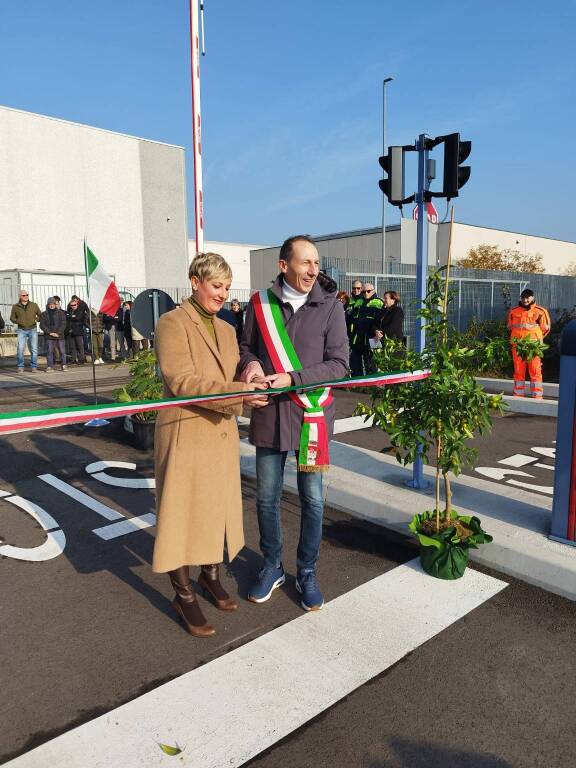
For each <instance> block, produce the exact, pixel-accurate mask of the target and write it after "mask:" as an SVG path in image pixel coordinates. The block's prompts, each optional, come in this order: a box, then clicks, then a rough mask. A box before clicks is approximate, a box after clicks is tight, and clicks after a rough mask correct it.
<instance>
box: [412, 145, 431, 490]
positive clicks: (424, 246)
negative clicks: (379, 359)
mask: <svg viewBox="0 0 576 768" xmlns="http://www.w3.org/2000/svg"><path fill="white" fill-rule="evenodd" d="M416 151H417V152H418V191H417V193H416V204H417V205H418V221H417V229H416V302H417V307H418V309H420V308H421V307H422V305H423V303H424V299H425V297H426V284H427V280H428V215H427V211H426V202H427V201H426V200H425V199H424V197H425V192H426V191H427V190H428V175H427V168H428V146H427V137H426V134H425V133H421V134H420V136H419V137H418V141H417V142H416ZM425 346H426V332H425V330H424V319H423V318H421V317H417V318H416V325H415V328H414V347H415V349H416V352H423V351H424V347H425ZM408 485H409V486H410V487H411V488H416V489H418V490H424V489H425V488H428V486H429V485H430V483H428V482H427V481H426V480H425V479H424V462H423V461H422V455H421V453H420V452H419V454H418V456H416V459H415V461H414V464H413V465H412V480H411V481H409V482H408Z"/></svg>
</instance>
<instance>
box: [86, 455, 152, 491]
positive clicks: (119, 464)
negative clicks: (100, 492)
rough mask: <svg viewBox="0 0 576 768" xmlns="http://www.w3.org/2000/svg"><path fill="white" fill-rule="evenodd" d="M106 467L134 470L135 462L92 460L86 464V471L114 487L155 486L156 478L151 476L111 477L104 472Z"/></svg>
mask: <svg viewBox="0 0 576 768" xmlns="http://www.w3.org/2000/svg"><path fill="white" fill-rule="evenodd" d="M106 469H130V470H132V471H134V470H135V469H136V464H134V462H132V461H94V462H92V464H88V466H87V467H86V472H88V474H89V475H91V476H92V477H95V478H96V480H99V481H100V482H101V483H104V484H105V485H112V486H114V487H116V488H156V480H155V479H154V478H153V477H151V478H149V477H113V476H112V475H108V474H106V472H105V471H104V470H106Z"/></svg>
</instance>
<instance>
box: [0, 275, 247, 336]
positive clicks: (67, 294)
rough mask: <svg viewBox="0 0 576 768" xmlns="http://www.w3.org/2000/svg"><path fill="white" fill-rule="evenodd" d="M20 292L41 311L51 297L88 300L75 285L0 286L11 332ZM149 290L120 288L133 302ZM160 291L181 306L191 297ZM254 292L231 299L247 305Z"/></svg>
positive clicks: (0, 310)
mask: <svg viewBox="0 0 576 768" xmlns="http://www.w3.org/2000/svg"><path fill="white" fill-rule="evenodd" d="M18 290H26V291H28V292H29V294H30V300H31V301H34V302H35V303H36V304H38V306H39V307H40V311H43V310H44V309H45V308H46V302H47V301H48V299H49V298H50V297H51V296H59V297H60V299H61V300H62V307H63V308H66V305H67V304H68V302H69V301H70V299H71V297H72V295H73V294H74V293H76V294H78V295H79V296H80V298H83V299H86V295H85V294H86V292H85V291H79V290H78V288H75V287H74V286H73V285H36V284H35V285H30V284H28V283H22V285H21V286H20V288H19V289H14V288H12V289H10V288H7V287H4V286H2V285H0V314H1V315H2V317H3V318H4V321H5V322H6V326H7V327H6V330H11V323H10V312H11V310H12V305H13V304H14V303H15V302H16V301H18ZM145 290H147V289H146V288H138V287H134V286H118V291H119V292H120V295H121V296H122V298H123V299H124V300H131V301H133V300H134V299H135V298H136V296H138V294H139V293H142V291H145ZM160 290H162V291H164V292H165V293H167V294H168V295H169V296H170V297H171V298H172V299H173V300H174V302H175V303H176V304H179V303H180V302H181V301H182V299H186V298H187V297H188V296H190V286H189V285H188V286H187V287H182V288H161V289H160ZM252 293H253V291H250V290H248V289H241V290H234V291H230V299H231V300H232V299H238V301H239V302H240V303H241V304H246V303H247V302H248V300H249V299H250V296H251V295H252Z"/></svg>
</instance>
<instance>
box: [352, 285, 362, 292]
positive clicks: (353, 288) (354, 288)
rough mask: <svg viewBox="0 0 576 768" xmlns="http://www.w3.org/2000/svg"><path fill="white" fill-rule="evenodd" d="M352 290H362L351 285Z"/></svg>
mask: <svg viewBox="0 0 576 768" xmlns="http://www.w3.org/2000/svg"><path fill="white" fill-rule="evenodd" d="M352 290H353V291H361V290H362V288H356V287H355V286H352Z"/></svg>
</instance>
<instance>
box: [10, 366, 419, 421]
mask: <svg viewBox="0 0 576 768" xmlns="http://www.w3.org/2000/svg"><path fill="white" fill-rule="evenodd" d="M428 376H430V371H394V372H392V373H374V374H370V375H369V376H356V377H355V378H351V379H338V380H336V381H319V382H317V383H315V384H310V385H308V386H306V387H283V388H278V389H268V390H266V394H267V395H280V394H285V393H286V394H288V393H290V392H294V391H296V390H298V391H299V392H309V391H313V390H315V389H319V388H320V387H332V388H333V389H353V388H354V387H382V386H386V385H389V384H407V383H410V382H414V381H421V380H422V379H426V378H428ZM249 395H260V396H261V395H262V391H261V390H259V391H254V392H221V393H218V394H215V395H192V396H190V397H171V398H166V399H163V400H137V401H133V402H131V403H99V404H98V405H79V406H72V407H68V408H45V409H41V410H34V411H13V412H11V413H0V434H2V433H8V432H26V431H27V430H30V429H39V428H42V429H44V428H46V427H60V426H63V425H65V424H81V423H83V422H86V421H88V420H89V419H93V418H95V417H99V418H108V419H115V418H118V417H119V416H130V415H132V414H135V413H143V412H144V411H160V410H163V409H164V408H173V407H175V406H178V407H180V408H182V407H186V406H188V405H200V406H201V405H202V403H206V402H211V401H215V400H232V399H237V398H238V399H239V398H242V397H247V396H249Z"/></svg>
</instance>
